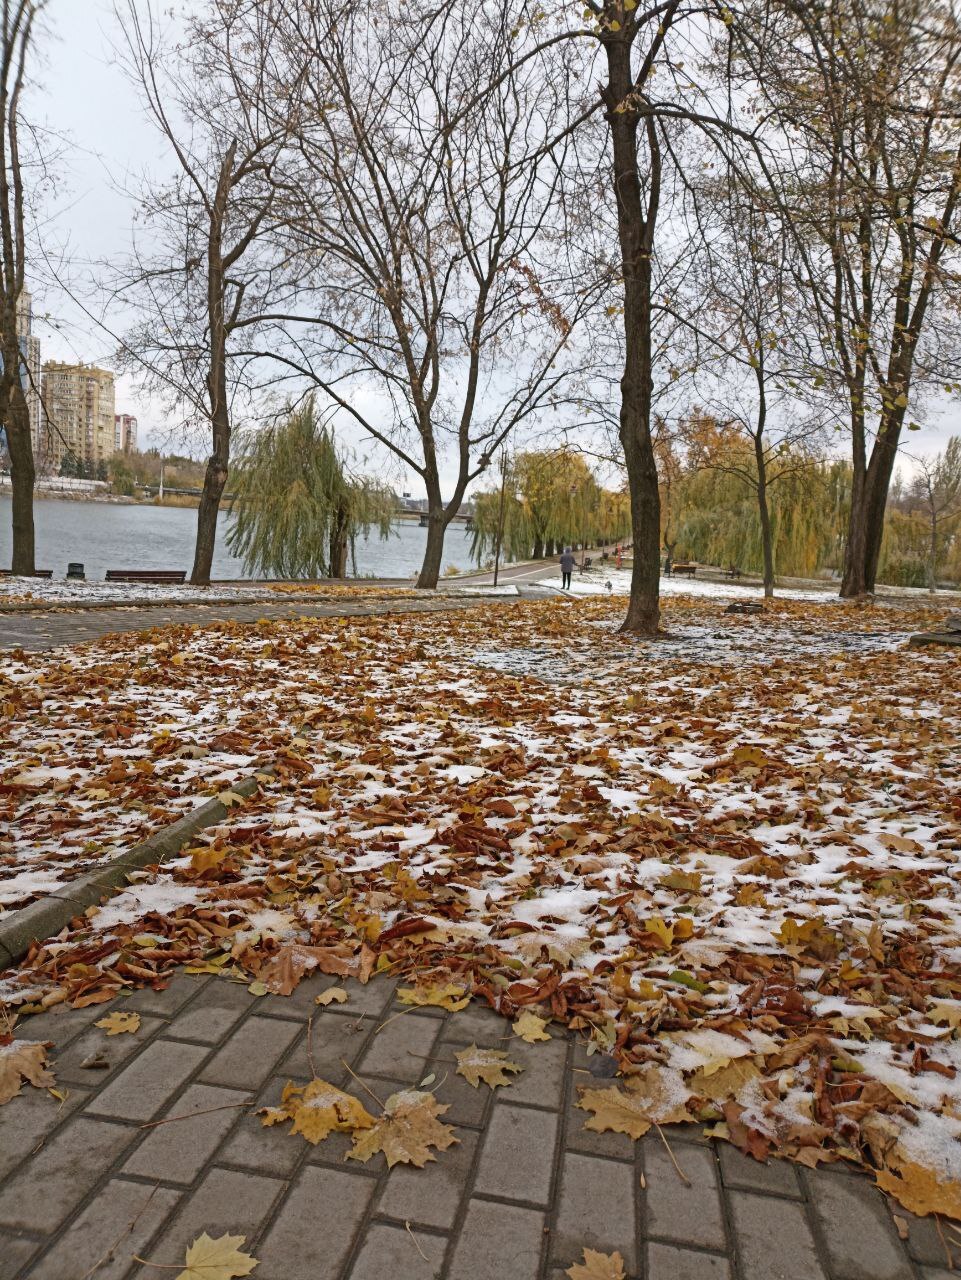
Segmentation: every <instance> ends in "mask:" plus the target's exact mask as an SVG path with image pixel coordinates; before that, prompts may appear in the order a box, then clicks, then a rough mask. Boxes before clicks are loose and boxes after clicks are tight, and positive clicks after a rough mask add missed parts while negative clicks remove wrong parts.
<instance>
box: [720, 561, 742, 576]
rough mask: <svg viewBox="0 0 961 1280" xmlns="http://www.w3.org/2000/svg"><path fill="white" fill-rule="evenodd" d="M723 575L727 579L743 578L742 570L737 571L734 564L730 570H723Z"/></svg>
mask: <svg viewBox="0 0 961 1280" xmlns="http://www.w3.org/2000/svg"><path fill="white" fill-rule="evenodd" d="M723 573H724V576H725V578H739V577H740V576H741V570H740V569H736V568H735V567H734V565H733V564H732V565H731V567H730V569H725V570H723Z"/></svg>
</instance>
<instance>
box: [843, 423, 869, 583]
mask: <svg viewBox="0 0 961 1280" xmlns="http://www.w3.org/2000/svg"><path fill="white" fill-rule="evenodd" d="M851 427H852V431H851V435H852V457H851V464H852V467H851V511H850V514H849V516H848V537H847V542H846V544H845V547H844V572H843V575H842V577H841V591H840V595H841V598H842V599H845V600H851V599H856V598H857V597H858V596H863V595H866V594H867V591H868V587H867V579H866V577H865V549H866V547H867V509H866V487H867V461H866V454H865V444H864V414H863V412H859V411H855V412H853V413H852V424H851Z"/></svg>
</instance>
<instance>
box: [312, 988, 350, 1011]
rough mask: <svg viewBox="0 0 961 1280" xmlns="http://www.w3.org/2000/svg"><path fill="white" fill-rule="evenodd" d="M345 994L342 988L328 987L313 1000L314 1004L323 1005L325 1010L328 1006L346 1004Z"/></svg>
mask: <svg viewBox="0 0 961 1280" xmlns="http://www.w3.org/2000/svg"><path fill="white" fill-rule="evenodd" d="M346 1003H347V992H346V991H345V990H344V988H343V987H328V988H327V990H326V991H322V992H321V993H320V995H319V996H316V997H315V999H314V1004H320V1005H323V1006H324V1008H325V1009H326V1007H327V1005H329V1004H346Z"/></svg>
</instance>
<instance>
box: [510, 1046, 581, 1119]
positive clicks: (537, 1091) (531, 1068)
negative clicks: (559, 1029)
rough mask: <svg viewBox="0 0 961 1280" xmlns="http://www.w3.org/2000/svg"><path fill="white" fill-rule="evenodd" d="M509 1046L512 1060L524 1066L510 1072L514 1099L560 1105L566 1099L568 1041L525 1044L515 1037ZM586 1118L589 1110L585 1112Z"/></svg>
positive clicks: (511, 1091)
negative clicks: (519, 1070) (514, 1072)
mask: <svg viewBox="0 0 961 1280" xmlns="http://www.w3.org/2000/svg"><path fill="white" fill-rule="evenodd" d="M505 1048H507V1049H508V1057H509V1058H510V1059H511V1061H512V1062H516V1063H517V1064H518V1066H521V1067H523V1068H524V1070H523V1071H522V1072H520V1073H519V1074H518V1075H513V1076H511V1085H510V1100H511V1102H527V1103H530V1104H531V1105H532V1106H536V1107H551V1108H552V1109H557V1108H559V1107H560V1106H561V1105H562V1103H563V1101H564V1089H565V1087H566V1084H567V1041H566V1040H561V1039H558V1040H552V1041H551V1043H550V1044H544V1043H543V1042H540V1043H538V1044H525V1043H524V1041H523V1040H520V1039H519V1038H518V1037H516V1036H515V1037H514V1040H513V1042H512V1043H511V1044H510V1046H506V1045H505ZM582 1114H583V1115H584V1118H585V1119H586V1118H587V1112H586V1111H585V1112H583V1113H582Z"/></svg>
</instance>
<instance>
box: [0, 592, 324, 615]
mask: <svg viewBox="0 0 961 1280" xmlns="http://www.w3.org/2000/svg"><path fill="white" fill-rule="evenodd" d="M298 598H299V597H298ZM277 599H278V597H277V596H276V595H263V596H249V597H241V596H230V597H226V596H214V597H213V599H211V600H90V601H88V602H85V601H83V600H72V601H71V600H51V601H49V602H48V603H44V601H42V600H37V601H34V602H33V603H30V602H27V601H23V600H20V601H17V602H16V603H13V604H4V603H2V602H0V613H92V612H94V611H95V610H98V609H190V608H195V607H196V608H201V609H213V608H216V607H217V606H218V605H231V604H275V603H276V602H277Z"/></svg>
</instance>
